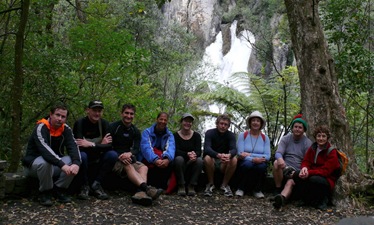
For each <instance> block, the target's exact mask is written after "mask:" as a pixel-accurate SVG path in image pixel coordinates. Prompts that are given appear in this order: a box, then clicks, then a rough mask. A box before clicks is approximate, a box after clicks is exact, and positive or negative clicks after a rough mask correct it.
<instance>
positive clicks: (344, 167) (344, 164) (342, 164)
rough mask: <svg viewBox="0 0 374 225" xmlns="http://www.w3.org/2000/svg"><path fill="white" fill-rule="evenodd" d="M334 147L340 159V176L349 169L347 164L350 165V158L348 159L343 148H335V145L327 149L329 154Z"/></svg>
mask: <svg viewBox="0 0 374 225" xmlns="http://www.w3.org/2000/svg"><path fill="white" fill-rule="evenodd" d="M333 149H336V152H337V153H338V160H339V164H340V168H339V170H338V176H339V177H340V176H341V175H343V174H344V173H345V171H346V170H347V166H348V161H349V160H348V157H347V155H346V154H345V153H344V152H343V151H342V150H340V149H338V148H335V147H333V146H331V147H330V148H329V149H328V150H327V154H329V153H330V152H331V151H332V150H333Z"/></svg>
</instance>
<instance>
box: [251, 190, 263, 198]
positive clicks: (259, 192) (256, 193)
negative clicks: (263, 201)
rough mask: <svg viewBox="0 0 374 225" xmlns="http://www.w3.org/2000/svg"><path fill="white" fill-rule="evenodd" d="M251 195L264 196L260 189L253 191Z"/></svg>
mask: <svg viewBox="0 0 374 225" xmlns="http://www.w3.org/2000/svg"><path fill="white" fill-rule="evenodd" d="M253 196H255V198H265V195H264V194H263V193H262V192H261V191H255V192H253Z"/></svg>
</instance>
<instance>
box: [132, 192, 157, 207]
mask: <svg viewBox="0 0 374 225" xmlns="http://www.w3.org/2000/svg"><path fill="white" fill-rule="evenodd" d="M131 201H132V203H134V204H138V205H143V206H150V205H152V198H151V197H150V196H148V195H147V194H146V193H145V192H144V191H139V192H137V193H135V195H133V196H132V197H131Z"/></svg>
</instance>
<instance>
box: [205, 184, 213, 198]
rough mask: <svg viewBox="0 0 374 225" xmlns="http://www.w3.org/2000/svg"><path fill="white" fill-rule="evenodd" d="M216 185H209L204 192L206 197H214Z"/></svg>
mask: <svg viewBox="0 0 374 225" xmlns="http://www.w3.org/2000/svg"><path fill="white" fill-rule="evenodd" d="M213 190H214V185H213V184H207V185H206V187H205V191H204V196H208V197H211V196H212V195H213Z"/></svg>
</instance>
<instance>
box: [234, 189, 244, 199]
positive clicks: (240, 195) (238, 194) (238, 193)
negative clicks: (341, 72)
mask: <svg viewBox="0 0 374 225" xmlns="http://www.w3.org/2000/svg"><path fill="white" fill-rule="evenodd" d="M235 195H236V196H238V197H243V195H244V191H243V190H240V189H238V190H236V192H235Z"/></svg>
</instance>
